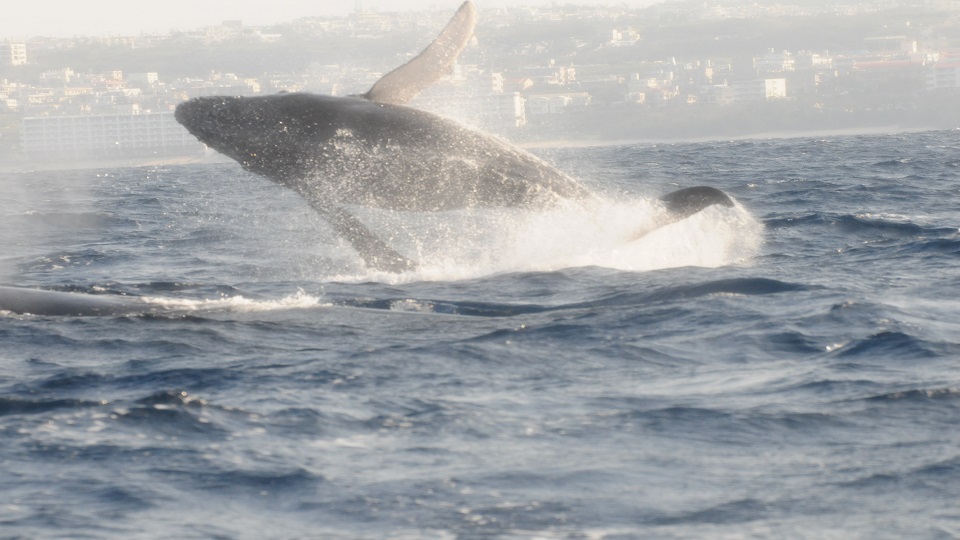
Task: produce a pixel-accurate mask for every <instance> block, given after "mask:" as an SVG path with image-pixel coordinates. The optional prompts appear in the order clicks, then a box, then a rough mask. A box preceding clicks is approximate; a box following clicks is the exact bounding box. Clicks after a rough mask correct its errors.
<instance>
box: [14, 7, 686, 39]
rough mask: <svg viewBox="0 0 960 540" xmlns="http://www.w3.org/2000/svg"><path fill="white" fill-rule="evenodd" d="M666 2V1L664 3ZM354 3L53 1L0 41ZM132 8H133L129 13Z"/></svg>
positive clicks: (275, 17)
mask: <svg viewBox="0 0 960 540" xmlns="http://www.w3.org/2000/svg"><path fill="white" fill-rule="evenodd" d="M474 1H475V3H476V4H477V7H478V8H479V9H480V10H481V12H482V10H483V9H484V8H493V7H503V6H517V5H531V6H534V5H537V6H544V5H550V4H558V5H563V4H568V3H570V4H586V5H605V4H613V5H620V4H625V5H628V6H632V7H644V6H648V5H651V4H654V3H657V2H658V1H665V0H620V1H618V0H559V1H558V0H519V1H517V0H513V1H511V0H474ZM667 1H668V0H667ZM355 2H356V0H339V1H330V0H321V1H317V0H272V1H271V2H269V3H267V2H263V1H262V0H233V1H229V0H204V1H203V2H199V1H197V0H164V1H163V2H157V3H146V2H142V3H141V2H138V3H136V4H131V2H130V1H129V0H99V1H97V2H76V1H73V0H69V1H68V0H55V1H52V2H38V3H36V4H34V3H30V2H23V3H19V4H17V9H16V10H15V12H14V11H10V12H8V14H7V15H6V16H5V17H3V18H0V40H7V39H14V40H16V39H27V38H29V37H32V36H53V37H72V36H97V35H138V34H140V33H143V32H147V33H165V32H168V31H170V30H174V29H177V30H191V29H194V28H199V27H202V26H209V25H215V24H220V23H221V22H222V21H224V20H236V19H239V20H242V21H243V22H244V24H246V25H250V26H260V25H267V24H275V23H281V22H286V21H290V20H293V19H296V18H299V17H309V16H321V15H322V16H337V15H346V14H348V13H350V12H352V11H353V10H354V6H355ZM461 3H462V0H362V5H363V8H364V9H370V10H375V11H408V10H418V9H441V10H449V11H450V12H451V13H453V11H454V10H456V8H457V7H458V6H459V5H460V4H461ZM131 6H135V7H134V8H131Z"/></svg>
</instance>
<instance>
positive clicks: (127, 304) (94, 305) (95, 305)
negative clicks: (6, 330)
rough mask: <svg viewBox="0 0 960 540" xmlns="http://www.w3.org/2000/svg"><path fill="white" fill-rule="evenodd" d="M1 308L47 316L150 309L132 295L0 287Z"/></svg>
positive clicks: (86, 314)
mask: <svg viewBox="0 0 960 540" xmlns="http://www.w3.org/2000/svg"><path fill="white" fill-rule="evenodd" d="M0 311H11V312H13V313H21V314H26V313H29V314H31V315H50V316H91V315H114V316H116V315H130V314H137V313H147V312H150V311H151V307H150V305H149V304H147V303H145V302H143V301H141V300H140V299H138V298H135V297H129V296H108V295H93V294H80V293H68V292H59V291H46V290H43V289H28V288H23V287H6V286H0Z"/></svg>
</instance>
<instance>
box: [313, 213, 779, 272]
mask: <svg viewBox="0 0 960 540" xmlns="http://www.w3.org/2000/svg"><path fill="white" fill-rule="evenodd" d="M359 213H362V214H364V215H363V217H364V219H365V221H367V222H368V223H371V224H373V225H375V226H376V228H377V229H378V230H381V231H383V230H387V231H391V232H390V239H389V241H390V242H391V243H392V245H395V246H397V247H398V249H399V250H400V251H401V252H403V253H409V254H413V258H414V259H415V260H417V261H420V263H421V266H420V268H419V269H417V270H415V271H412V272H408V273H404V274H390V273H385V272H374V271H366V270H358V272H357V273H356V274H352V275H351V274H343V275H336V276H330V277H327V279H333V280H335V281H348V282H354V281H357V282H359V281H378V282H386V283H404V282H410V281H421V280H427V281H453V280H461V279H472V278H476V277H481V276H485V275H491V274H497V273H505V272H550V271H555V270H560V269H563V268H571V267H580V266H602V267H607V268H613V269H618V270H625V271H649V270H657V269H664V268H675V267H681V266H701V267H710V268H714V267H719V266H725V265H730V264H743V263H745V262H747V261H749V260H750V259H751V258H752V257H753V256H755V255H756V253H758V251H759V249H760V246H761V245H762V242H763V224H762V223H761V222H759V221H758V220H757V219H755V218H754V217H753V216H752V215H751V214H750V213H749V212H748V211H747V210H746V209H745V208H743V207H742V206H740V205H736V206H735V207H733V208H727V207H720V206H711V207H708V208H706V209H704V210H703V211H701V212H698V213H696V214H694V215H693V216H690V217H688V218H686V219H683V220H680V221H676V222H672V223H666V224H664V222H665V221H666V216H665V214H664V211H663V209H662V207H661V206H660V205H659V203H658V202H656V201H652V200H649V199H644V198H635V199H631V200H619V201H613V200H606V201H602V202H601V203H599V204H596V205H593V206H591V207H589V208H585V207H582V206H578V205H567V206H561V207H557V208H553V209H550V210H546V211H538V212H531V211H522V210H507V209H483V210H468V211H458V212H443V213H436V214H429V215H427V214H416V215H412V214H409V213H407V214H403V213H389V212H376V211H373V210H369V209H367V210H363V211H360V212H359ZM401 214H402V215H401ZM413 216H415V219H414V218H413Z"/></svg>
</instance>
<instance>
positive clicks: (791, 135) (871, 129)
mask: <svg viewBox="0 0 960 540" xmlns="http://www.w3.org/2000/svg"><path fill="white" fill-rule="evenodd" d="M950 130H960V126H955V127H938V126H928V127H919V126H913V125H908V126H904V125H899V124H890V125H884V126H864V127H846V128H830V129H808V130H781V131H764V132H755V133H742V134H733V135H718V136H707V135H705V136H702V137H673V138H670V137H659V138H658V137H633V138H570V139H552V140H550V139H538V140H528V141H521V142H515V144H516V145H517V146H518V147H520V148H523V149H526V150H529V151H534V152H535V151H537V150H547V149H562V148H590V147H609V146H631V145H641V144H645V145H653V144H697V143H707V142H712V141H740V140H763V139H800V138H811V137H815V138H833V137H851V136H858V135H886V134H897V133H920V132H925V131H950ZM508 140H509V139H508ZM511 142H514V141H511ZM217 163H234V162H233V160H231V159H229V158H227V157H226V156H222V155H220V154H211V155H208V156H202V157H197V156H179V157H178V156H169V157H163V158H126V159H115V158H108V159H87V160H60V161H58V160H48V161H29V160H18V161H12V162H3V161H0V173H2V174H20V173H27V172H34V171H69V170H90V169H115V168H127V167H166V166H171V165H189V164H217Z"/></svg>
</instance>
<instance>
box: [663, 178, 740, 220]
mask: <svg viewBox="0 0 960 540" xmlns="http://www.w3.org/2000/svg"><path fill="white" fill-rule="evenodd" d="M660 200H661V201H662V202H663V205H664V206H665V207H666V208H667V211H668V212H670V215H671V217H672V218H673V219H674V220H680V219H683V218H685V217H688V216H692V215H693V214H696V213H697V212H699V211H700V210H703V209H704V208H706V207H708V206H711V205H714V204H719V205H721V206H733V200H732V199H730V197H729V196H728V195H727V194H726V193H724V192H722V191H720V190H719V189H717V188H713V187H709V186H696V187H689V188H684V189H678V190H677V191H672V192H670V193H667V194H666V195H663V196H662V197H660Z"/></svg>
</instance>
